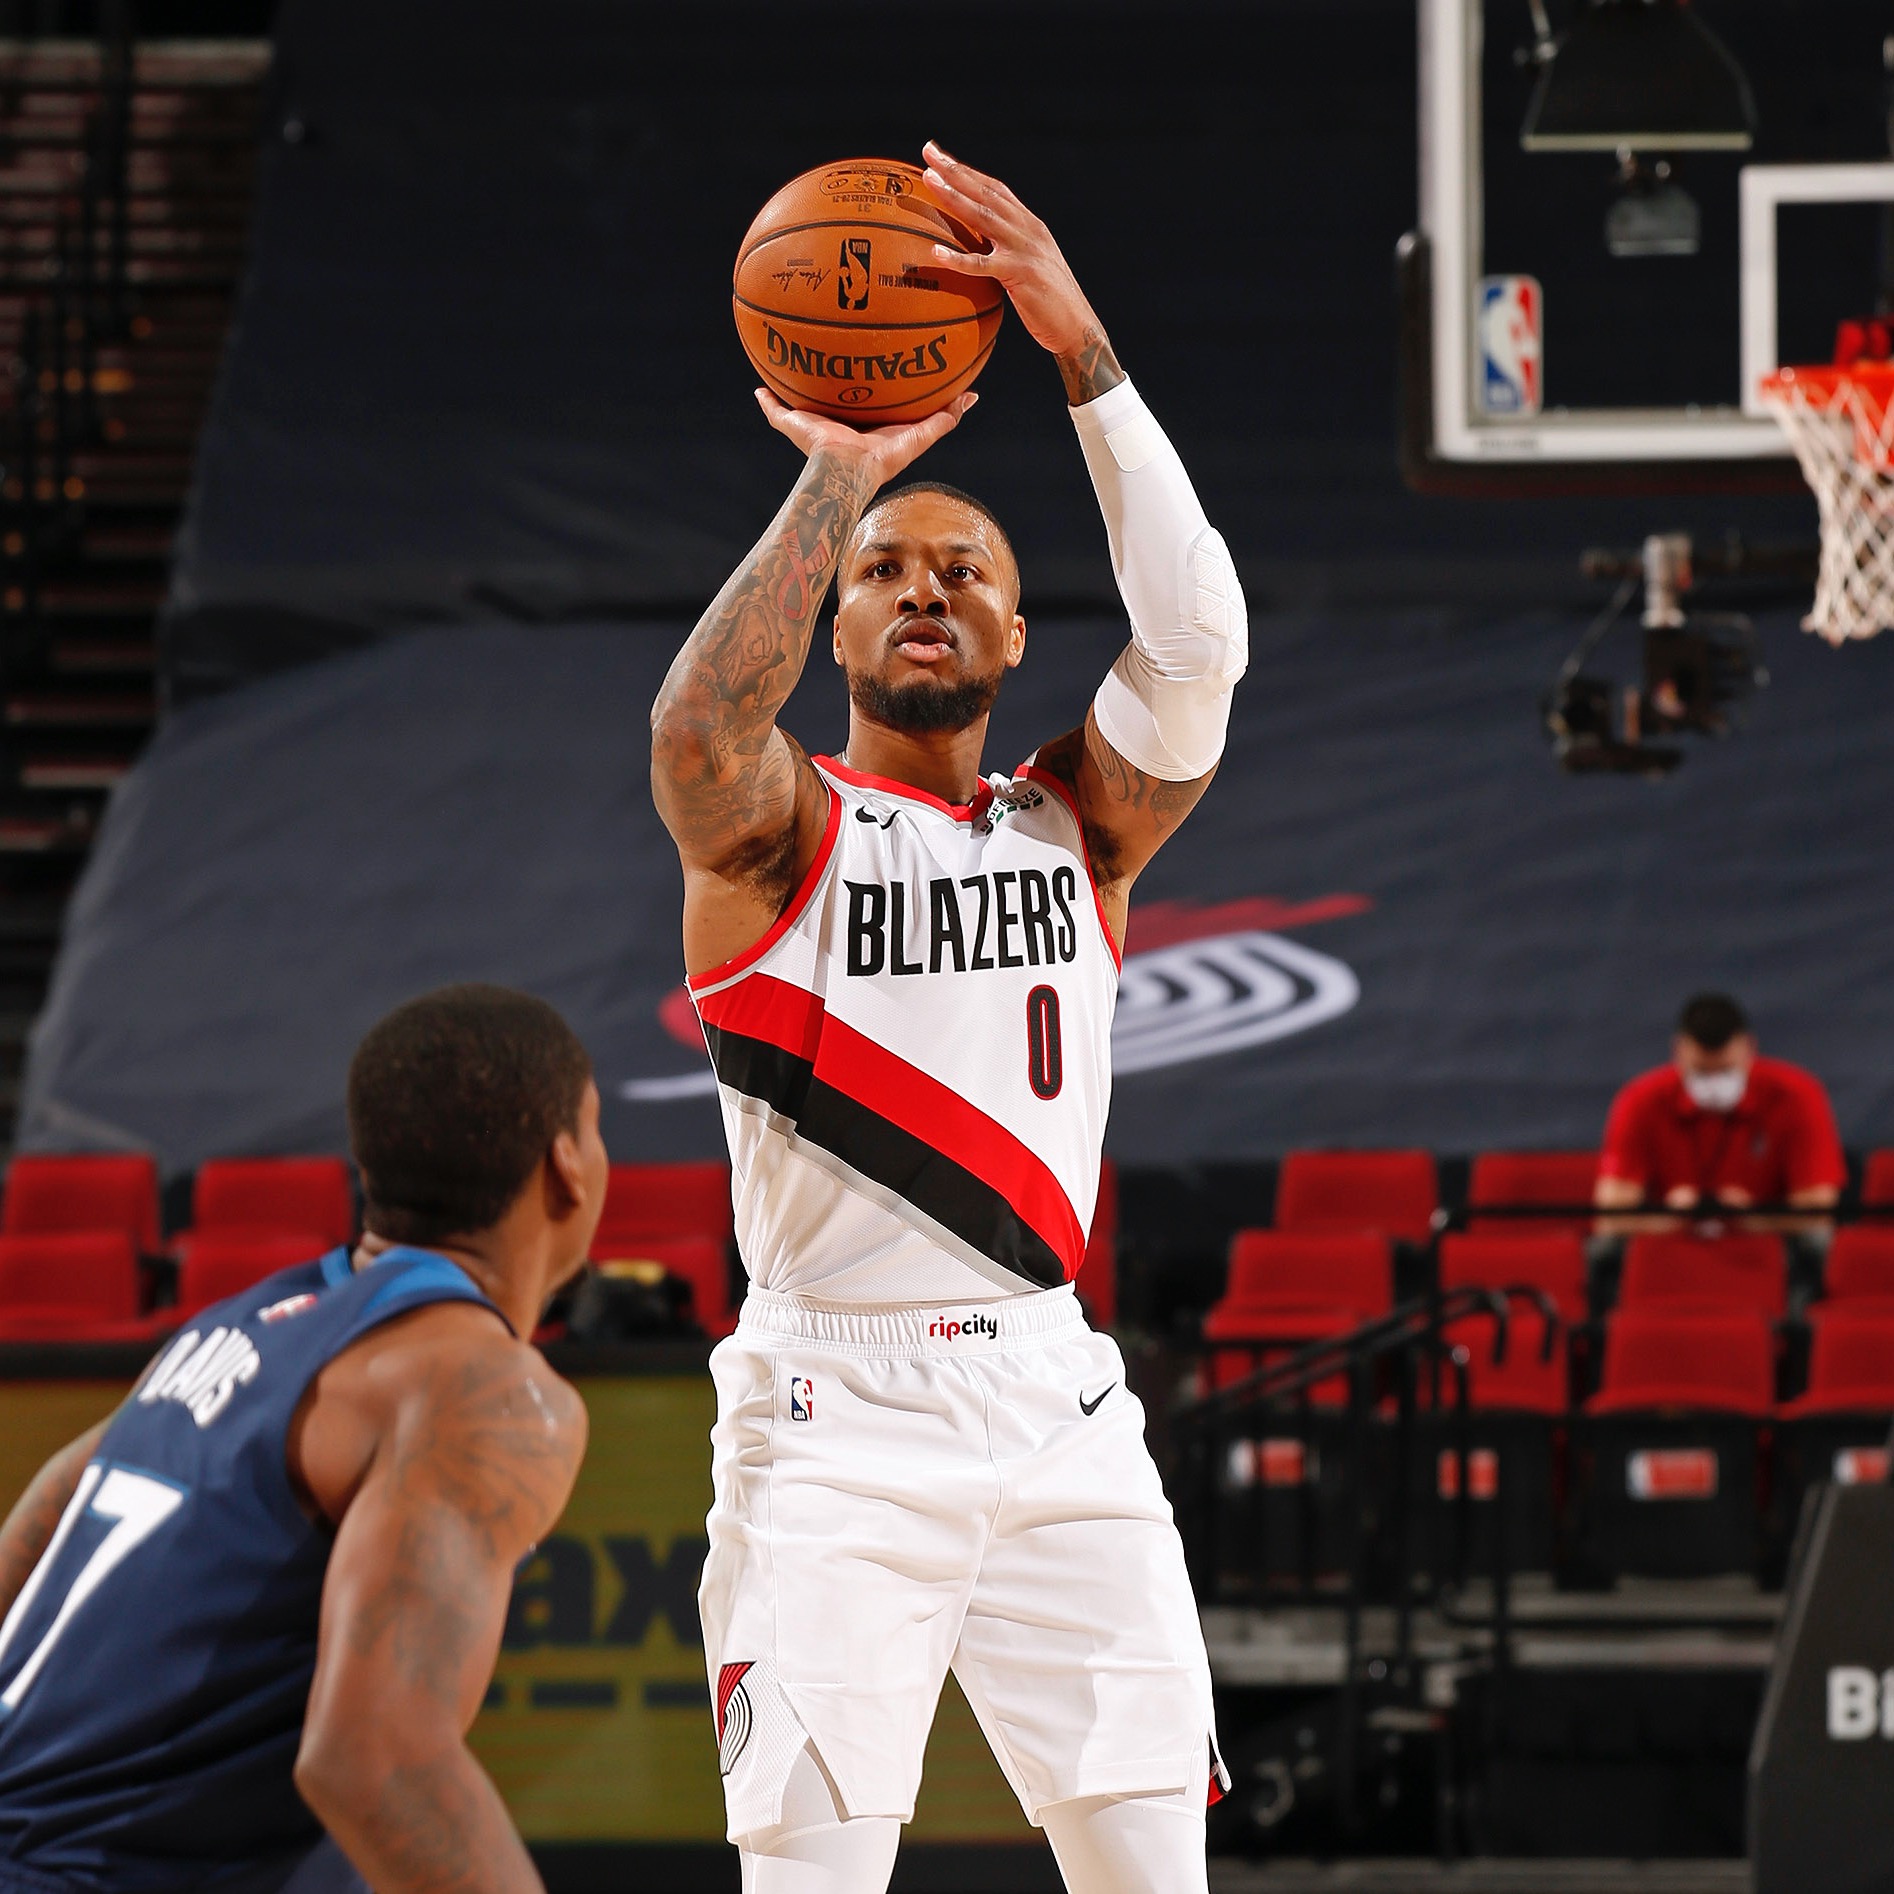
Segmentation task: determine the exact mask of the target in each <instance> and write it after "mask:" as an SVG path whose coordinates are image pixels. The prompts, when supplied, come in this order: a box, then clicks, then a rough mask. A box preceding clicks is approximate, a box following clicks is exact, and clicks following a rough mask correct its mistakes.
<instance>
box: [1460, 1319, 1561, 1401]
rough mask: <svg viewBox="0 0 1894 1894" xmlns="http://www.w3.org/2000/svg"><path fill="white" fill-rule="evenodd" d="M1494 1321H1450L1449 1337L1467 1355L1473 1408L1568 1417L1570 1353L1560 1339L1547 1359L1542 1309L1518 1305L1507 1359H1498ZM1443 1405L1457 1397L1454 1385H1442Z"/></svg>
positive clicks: (1508, 1336)
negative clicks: (1494, 1341) (1495, 1353)
mask: <svg viewBox="0 0 1894 1894" xmlns="http://www.w3.org/2000/svg"><path fill="white" fill-rule="evenodd" d="M1493 1326H1494V1324H1493V1318H1492V1317H1491V1316H1490V1315H1470V1316H1467V1317H1465V1318H1464V1319H1463V1320H1461V1321H1458V1322H1450V1323H1448V1325H1447V1329H1446V1339H1447V1340H1448V1341H1449V1342H1450V1343H1458V1344H1460V1345H1462V1346H1464V1347H1465V1349H1466V1351H1467V1401H1468V1404H1469V1405H1470V1406H1472V1407H1477V1408H1485V1409H1489V1410H1494V1411H1504V1412H1510V1413H1516V1414H1519V1413H1523V1414H1563V1413H1564V1412H1565V1410H1566V1408H1567V1406H1568V1405H1569V1404H1570V1400H1571V1383H1570V1378H1569V1371H1568V1368H1567V1361H1566V1353H1565V1350H1564V1348H1563V1347H1561V1346H1560V1345H1559V1343H1558V1341H1557V1340H1556V1339H1555V1340H1554V1342H1553V1345H1552V1355H1551V1359H1550V1360H1547V1359H1546V1358H1545V1317H1544V1316H1543V1315H1541V1314H1540V1312H1539V1311H1538V1310H1537V1309H1525V1308H1518V1307H1515V1308H1514V1310H1513V1313H1512V1316H1511V1319H1510V1320H1509V1321H1508V1322H1507V1324H1506V1355H1505V1359H1504V1360H1502V1361H1497V1362H1496V1361H1495V1360H1494V1359H1493ZM1440 1398H1441V1400H1442V1402H1443V1403H1451V1402H1452V1400H1453V1399H1454V1390H1453V1383H1452V1381H1451V1380H1450V1379H1449V1378H1448V1376H1446V1375H1442V1377H1441V1382H1440Z"/></svg>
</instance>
